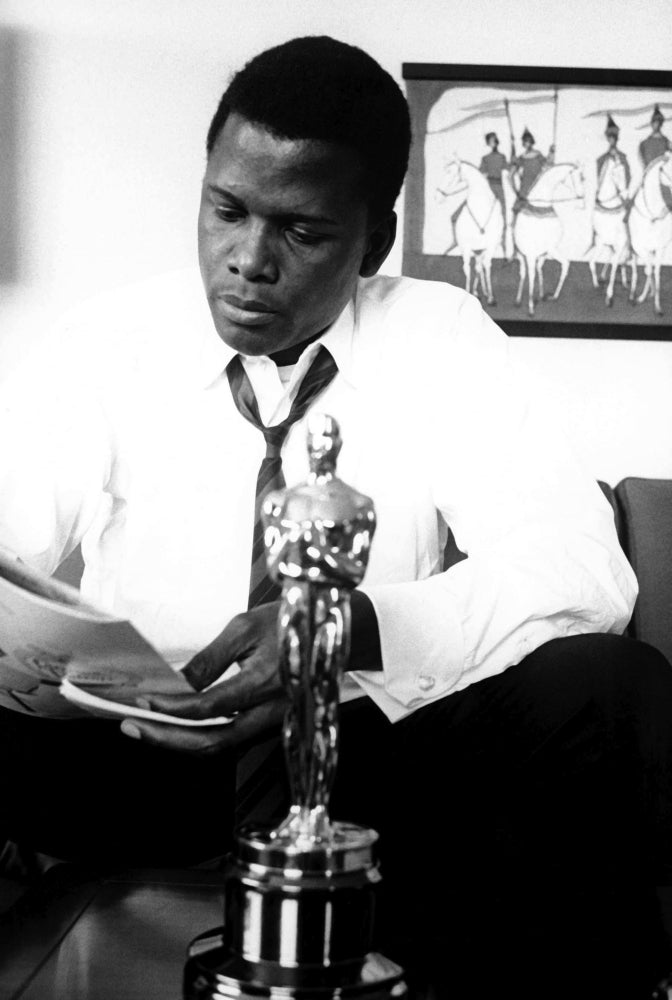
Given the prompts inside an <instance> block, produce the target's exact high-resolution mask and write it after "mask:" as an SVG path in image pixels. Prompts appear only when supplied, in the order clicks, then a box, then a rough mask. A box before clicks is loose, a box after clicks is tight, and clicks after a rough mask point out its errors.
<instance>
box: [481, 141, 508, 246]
mask: <svg viewBox="0 0 672 1000" xmlns="http://www.w3.org/2000/svg"><path fill="white" fill-rule="evenodd" d="M485 142H486V144H487V146H488V147H489V149H490V152H489V153H486V154H485V155H484V156H482V157H481V164H480V167H479V169H480V171H481V173H482V174H485V176H486V177H487V178H488V184H489V185H490V187H491V189H492V193H493V194H494V196H495V198H496V199H497V201H498V202H499V204H500V206H501V209H502V219H503V220H504V235H503V237H502V245H503V247H504V248H505V247H506V239H507V237H506V229H507V219H506V201H505V199H504V185H503V182H502V172H503V171H504V170H508V167H509V164H508V163H507V159H506V157H505V156H504V154H503V153H500V152H499V139H498V137H497V133H496V132H488V133H487V134H486V136H485Z"/></svg>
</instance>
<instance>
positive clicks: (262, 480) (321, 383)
mask: <svg viewBox="0 0 672 1000" xmlns="http://www.w3.org/2000/svg"><path fill="white" fill-rule="evenodd" d="M337 371H338V366H337V365H336V362H335V361H334V359H333V358H332V356H331V354H330V353H329V351H328V350H327V349H326V347H323V346H322V345H320V347H319V349H318V351H317V353H316V355H315V357H314V358H313V362H312V364H311V365H310V368H309V369H308V371H307V372H306V374H305V375H304V377H303V381H302V382H301V385H300V386H299V389H298V391H297V393H296V396H295V398H294V402H293V403H292V406H291V409H290V411H289V415H288V416H287V417H286V418H285V420H283V421H282V422H281V423H279V424H275V425H274V426H272V427H266V426H265V425H264V424H263V423H262V421H261V417H260V415H259V406H258V404H257V399H256V396H255V395H254V389H253V388H252V383H251V382H250V380H249V378H248V377H247V373H246V371H245V369H244V368H243V364H242V361H241V360H240V355H239V354H236V356H235V357H234V358H232V359H231V361H230V362H229V363H228V365H227V366H226V374H227V376H228V379H229V386H230V388H231V394H232V396H233V400H234V402H235V404H236V406H237V407H238V410H239V412H240V413H241V415H242V416H243V417H245V419H246V420H248V421H249V422H250V423H251V424H252V425H253V426H254V427H257V428H258V429H259V430H260V431H261V433H262V434H263V435H264V440H265V441H266V454H265V455H264V457H263V459H262V462H261V466H260V467H259V473H258V475H257V488H256V496H255V504H254V532H253V535H252V562H251V568H250V588H249V597H248V603H247V606H248V609H249V608H256V607H257V606H258V605H260V604H266V603H268V602H269V601H276V600H279V599H280V596H281V594H282V588H281V586H280V585H279V584H278V583H276V581H275V580H272V579H271V577H270V576H269V575H268V569H267V565H266V548H265V545H264V526H263V521H262V518H261V511H262V506H263V502H264V499H265V498H266V496H267V495H268V494H269V493H270V492H271V491H272V490H280V489H284V487H285V485H286V483H285V477H284V475H283V471H282V456H281V449H282V446H283V444H284V442H285V439H286V437H287V435H288V433H289V429H290V427H291V426H292V424H294V423H296V421H297V420H300V419H301V417H303V415H304V414H305V412H306V410H307V409H308V407H309V406H310V404H311V403H312V402H313V401H314V400H315V399H316V398H317V396H318V395H319V394H320V393H321V392H322V391H323V390H324V389H326V387H327V386H328V385H329V383H330V382H331V381H332V379H333V378H334V376H335V375H336V373H337ZM277 745H278V740H277V738H275V737H274V738H273V739H271V740H266V741H265V742H264V743H261V744H257V745H255V746H253V747H252V748H251V749H250V750H248V751H247V752H246V753H244V754H243V755H242V757H241V758H240V759H239V761H238V777H237V792H236V825H240V823H241V822H249V821H250V820H253V819H270V815H269V813H272V812H273V810H274V809H275V808H277V806H278V805H279V804H280V802H281V799H282V779H283V771H284V761H282V760H281V757H282V755H279V754H277V753H276V754H274V755H273V761H274V762H275V766H273V761H272V760H271V759H269V758H270V755H271V753H272V751H273V750H274V749H275V748H276V747H277ZM257 813H259V815H257Z"/></svg>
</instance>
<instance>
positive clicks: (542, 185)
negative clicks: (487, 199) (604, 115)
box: [502, 163, 585, 316]
mask: <svg viewBox="0 0 672 1000" xmlns="http://www.w3.org/2000/svg"><path fill="white" fill-rule="evenodd" d="M502 179H503V181H504V193H505V199H506V205H507V218H508V219H510V220H512V231H513V242H514V248H515V255H516V258H517V259H518V264H519V268H520V273H519V282H518V291H517V294H516V305H520V303H521V302H522V300H523V287H524V285H525V278H526V277H527V285H528V297H527V302H528V305H527V311H528V313H529V315H530V316H534V301H535V295H534V292H535V279H536V284H537V287H538V290H539V298H544V274H543V266H544V262H545V261H546V260H556V261H558V263H559V264H560V278H559V279H558V284H557V285H556V288H555V291H554V292H553V294H552V296H551V298H553V299H557V298H558V296H559V295H560V292H561V291H562V286H563V285H564V283H565V278H566V277H567V272H568V270H569V258H568V257H567V256H566V255H565V254H563V253H562V252H561V249H560V243H561V241H562V236H563V233H564V222H563V218H564V215H565V212H564V209H565V208H568V207H571V208H576V207H577V205H578V206H580V207H583V205H584V198H585V187H584V179H583V172H582V170H581V168H580V167H579V166H577V164H575V163H556V164H554V165H553V166H550V167H546V168H545V169H544V170H542V172H541V173H540V174H539V176H538V177H537V179H536V181H535V182H534V184H533V185H532V187H531V188H530V191H529V193H528V195H527V198H526V199H525V204H524V205H523V206H522V207H521V209H520V210H519V211H518V212H515V213H514V212H513V204H514V200H515V197H516V192H515V191H514V188H513V185H512V183H511V178H510V177H509V175H508V172H507V171H504V172H503V174H502Z"/></svg>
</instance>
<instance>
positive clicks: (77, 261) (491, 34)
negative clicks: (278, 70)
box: [0, 0, 672, 483]
mask: <svg viewBox="0 0 672 1000" xmlns="http://www.w3.org/2000/svg"><path fill="white" fill-rule="evenodd" d="M2 26H4V27H5V28H6V29H7V30H10V29H11V30H13V31H15V32H16V33H17V34H18V36H19V41H20V44H21V51H22V67H23V68H22V73H21V81H20V93H19V131H20V139H19V144H20V149H19V161H20V166H21V181H20V183H21V197H20V206H21V210H22V226H21V257H20V280H19V282H18V283H17V284H15V285H12V286H4V287H0V295H1V296H2V298H1V300H0V365H4V366H7V365H9V364H12V363H13V361H14V359H15V358H16V357H17V356H18V355H20V354H21V353H22V352H23V350H24V349H25V347H26V346H27V345H29V344H33V343H36V342H39V338H40V336H42V335H44V331H45V330H46V329H47V328H48V324H49V321H50V319H51V318H52V317H53V316H54V315H55V314H56V313H58V312H59V311H60V310H61V309H62V308H64V307H65V306H66V305H67V304H68V303H70V302H72V301H73V300H76V299H78V298H81V297H83V296H84V295H87V294H89V293H92V292H94V291H96V290H98V289H100V288H104V287H109V286H113V285H117V284H119V283H122V282H125V281H127V280H133V279H135V278H137V277H141V276H143V275H145V274H149V273H152V272H156V271H159V270H162V269H164V268H166V267H172V266H179V265H181V264H183V263H187V262H188V261H190V260H191V259H192V258H193V254H194V245H195V215H196V207H197V199H198V188H199V182H200V175H201V171H202V169H203V142H204V136H205V132H206V130H207V125H208V122H209V119H210V117H211V115H212V113H213V111H214V108H215V105H216V103H217V100H218V98H219V95H220V93H221V91H222V89H223V88H224V86H225V84H226V81H227V79H228V77H229V75H230V74H231V72H233V71H234V70H235V69H237V68H238V67H239V66H240V65H241V64H242V62H243V61H245V60H246V59H247V58H248V57H249V56H251V55H252V54H254V53H255V52H257V51H259V50H261V49H262V48H264V47H266V46H268V45H271V44H274V43H276V42H278V41H281V40H283V39H286V38H290V37H292V36H294V35H297V34H318V33H328V34H332V35H334V36H336V37H339V38H342V39H343V40H345V41H349V42H353V43H356V44H358V45H361V46H362V47H363V48H366V49H367V50H368V51H370V52H371V54H372V55H374V56H375V57H376V58H377V59H378V60H379V61H380V62H381V63H382V64H383V65H384V66H385V67H386V68H387V69H388V70H389V71H390V72H391V73H392V74H393V75H394V76H396V77H397V78H398V79H399V81H400V82H401V64H402V62H463V63H481V64H489V63H495V64H496V63H500V64H503V63H510V64H519V65H557V66H604V67H631V68H657V69H667V68H669V66H670V64H671V59H670V57H671V56H672V7H671V5H670V2H669V0H609V2H608V3H605V2H604V0H563V2H562V3H561V2H560V0H469V2H468V3H464V2H463V0H340V2H332V0H187V2H185V0H59V2H58V3H50V2H49V0H4V4H3V5H2V6H0V27H2ZM400 267H401V241H399V244H398V246H397V247H396V248H395V251H394V252H393V255H392V257H391V259H390V261H389V263H388V265H386V270H388V271H389V272H390V273H398V272H399V270H400ZM514 349H515V350H516V352H517V353H519V354H520V355H521V356H522V357H523V358H524V359H525V361H526V362H527V363H528V365H529V366H530V367H531V368H532V369H533V370H534V371H535V372H536V373H537V374H538V375H539V377H540V378H543V379H545V380H546V383H547V386H548V392H549V394H550V395H551V396H552V397H553V398H555V400H557V403H558V405H559V406H561V407H562V410H563V411H564V412H565V414H566V417H567V425H568V428H569V431H570V433H571V434H572V436H573V437H574V440H575V442H576V444H577V447H578V448H579V449H580V451H581V452H582V453H583V455H584V457H585V459H586V462H587V463H588V466H589V468H590V470H591V471H592V473H593V474H594V475H596V476H599V477H600V478H603V479H606V480H608V481H610V482H612V483H615V482H616V481H618V479H620V478H622V477H623V476H625V475H642V476H661V477H663V476H664V477H668V476H672V446H671V443H670V442H671V440H672V342H670V343H660V342H658V343H657V342H618V341H588V340H571V341H570V340H544V339H536V338H520V339H516V340H514Z"/></svg>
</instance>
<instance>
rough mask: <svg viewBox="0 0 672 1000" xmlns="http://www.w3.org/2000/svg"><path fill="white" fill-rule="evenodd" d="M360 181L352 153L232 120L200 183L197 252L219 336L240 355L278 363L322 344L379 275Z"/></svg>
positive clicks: (339, 147) (359, 166)
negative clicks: (362, 280) (357, 291)
mask: <svg viewBox="0 0 672 1000" xmlns="http://www.w3.org/2000/svg"><path fill="white" fill-rule="evenodd" d="M360 174H361V165H360V161H359V158H358V156H357V154H356V153H355V152H354V151H351V150H349V149H347V148H344V147H342V146H339V145H336V144H332V143H324V142H318V141H313V140H306V139H301V140H290V139H279V138H276V137H275V136H273V135H271V133H270V132H268V131H266V130H265V129H264V128H262V127H261V126H258V125H255V124H253V123H251V122H249V121H247V120H246V119H245V118H242V117H241V116H240V115H237V114H232V115H230V116H229V118H228V119H227V121H226V123H225V125H224V128H223V129H222V131H221V133H220V135H219V137H218V139H217V142H216V144H215V146H214V148H213V150H212V153H211V154H210V158H209V160H208V165H207V168H206V172H205V177H204V179H203V189H202V195H201V207H200V212H199V219H198V245H199V259H200V266H201V274H202V277H203V283H204V285H205V291H206V295H207V298H208V302H209V305H210V310H211V312H212V316H213V319H214V322H215V327H216V328H217V332H218V334H219V336H220V337H221V338H222V340H224V341H225V342H226V343H227V344H229V345H230V346H231V347H233V348H235V350H236V351H240V352H241V353H243V354H248V355H259V354H272V353H275V352H277V351H282V350H286V349H287V348H289V347H293V346H294V345H296V344H300V343H302V342H303V341H305V340H308V339H310V338H311V337H315V336H316V335H317V334H319V333H321V332H322V330H324V329H325V328H326V327H328V326H329V325H330V324H331V323H332V322H333V321H334V320H335V319H336V318H337V317H338V316H339V314H340V313H341V311H342V310H343V308H344V306H345V305H346V303H347V302H348V300H349V299H350V297H351V296H352V294H353V291H354V288H355V284H356V281H357V277H358V275H359V273H360V269H361V270H362V271H363V272H365V273H367V274H368V273H373V271H368V270H367V268H366V265H365V264H364V261H365V257H366V253H367V247H368V245H369V239H370V232H369V225H368V212H367V205H366V202H365V201H364V197H363V195H362V193H361V191H360V184H359V181H360Z"/></svg>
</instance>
